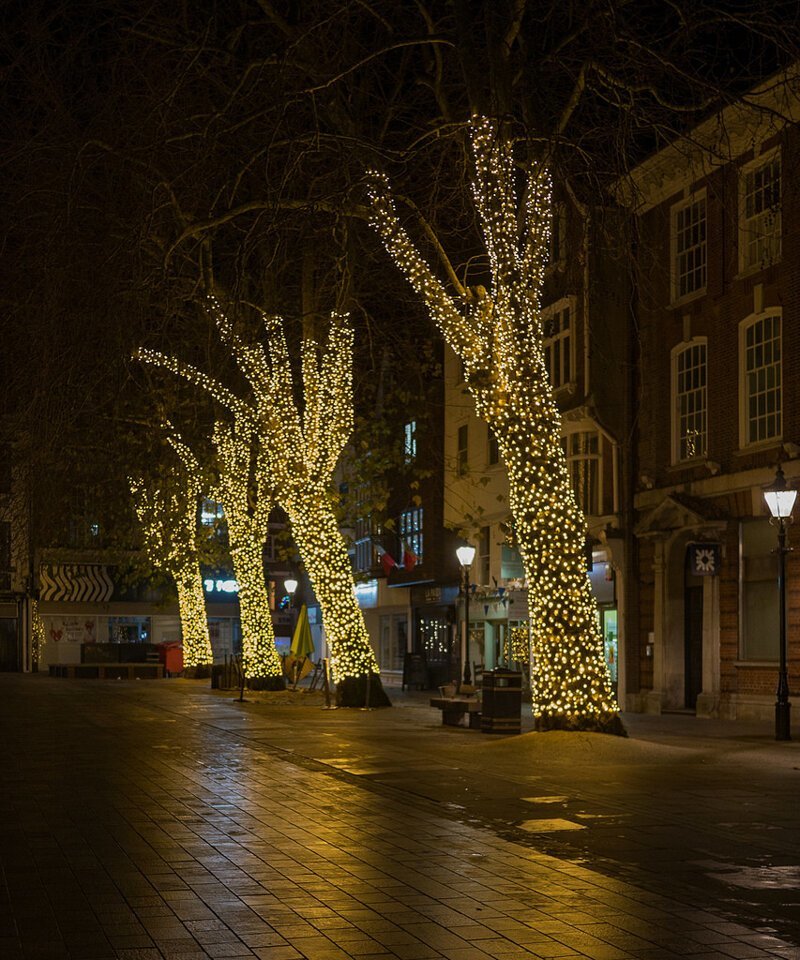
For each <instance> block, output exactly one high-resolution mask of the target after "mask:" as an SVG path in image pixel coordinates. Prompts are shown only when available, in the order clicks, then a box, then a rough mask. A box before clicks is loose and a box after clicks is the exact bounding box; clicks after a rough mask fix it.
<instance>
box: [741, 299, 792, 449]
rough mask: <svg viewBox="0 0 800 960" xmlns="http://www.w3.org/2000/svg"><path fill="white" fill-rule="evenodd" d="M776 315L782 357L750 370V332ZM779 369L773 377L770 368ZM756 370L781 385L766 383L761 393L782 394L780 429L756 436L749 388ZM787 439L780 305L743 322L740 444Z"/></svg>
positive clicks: (757, 444)
mask: <svg viewBox="0 0 800 960" xmlns="http://www.w3.org/2000/svg"><path fill="white" fill-rule="evenodd" d="M771 317H774V318H776V319H777V321H778V352H779V356H778V360H777V361H774V360H773V361H772V362H771V363H770V364H761V366H760V367H757V368H754V370H751V371H749V370H748V361H749V359H750V354H749V348H748V344H747V334H748V331H749V330H750V329H752V328H753V327H755V326H756V325H757V324H760V323H764V321H765V320H767V319H769V318H771ZM770 369H771V370H773V371H775V370H777V377H775V375H774V373H773V375H772V377H771V376H770V373H769V370H770ZM756 370H764V371H766V372H765V374H764V379H765V380H766V381H769V380H770V379H773V380H774V379H777V386H775V385H774V384H773V385H772V386H770V384H769V382H767V383H766V384H765V385H764V386H765V389H764V390H758V391H757V394H765V395H768V394H769V393H775V392H777V395H778V404H777V424H778V425H777V430H776V431H775V432H774V433H772V434H770V435H769V436H758V435H756V436H754V435H753V431H752V429H751V428H752V420H751V417H750V391H749V377H750V376H751V375H752V374H753V373H755V372H756ZM768 415H769V414H767V413H764V414H761V415H757V419H761V418H763V417H764V416H768ZM782 438H783V311H782V309H781V308H780V307H770V308H769V309H767V310H763V311H762V312H761V313H755V314H751V315H750V316H749V317H746V318H745V319H744V320H743V321H742V322H741V323H740V324H739V446H740V447H741V448H742V449H745V448H749V447H758V446H773V445H774V444H775V443H776V442H779V441H780V440H781V439H782Z"/></svg>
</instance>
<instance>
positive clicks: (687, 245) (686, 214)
mask: <svg viewBox="0 0 800 960" xmlns="http://www.w3.org/2000/svg"><path fill="white" fill-rule="evenodd" d="M705 287H706V198H705V192H704V193H703V194H702V195H701V196H699V197H697V198H696V199H693V200H690V201H689V202H688V203H684V204H680V205H678V206H676V207H673V208H672V299H673V300H680V299H682V298H683V297H688V296H689V295H690V294H693V293H700V292H702V291H703V290H705Z"/></svg>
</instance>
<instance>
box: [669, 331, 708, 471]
mask: <svg viewBox="0 0 800 960" xmlns="http://www.w3.org/2000/svg"><path fill="white" fill-rule="evenodd" d="M706 377H707V368H706V342H705V340H693V341H692V342H691V343H690V344H689V345H688V346H687V345H681V346H679V347H676V348H675V350H674V351H673V355H672V396H673V407H672V409H673V453H672V458H673V462H674V463H682V462H683V461H685V460H694V459H695V458H697V457H705V455H706V441H707V436H706V433H707V422H708V420H707V402H708V399H707V387H706Z"/></svg>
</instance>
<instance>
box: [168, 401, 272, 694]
mask: <svg viewBox="0 0 800 960" xmlns="http://www.w3.org/2000/svg"><path fill="white" fill-rule="evenodd" d="M168 427H169V430H170V432H169V434H168V440H169V442H170V444H171V446H172V448H173V449H174V450H175V452H176V453H177V454H178V456H179V457H180V459H181V461H182V463H183V465H184V467H185V468H186V470H187V472H188V473H189V475H190V476H194V477H200V476H201V475H202V472H203V471H202V470H201V466H200V463H199V461H198V459H197V457H196V456H195V454H194V452H193V451H192V450H191V448H190V447H189V446H188V445H187V444H186V443H185V442H184V441H183V440H182V439H181V438H180V437H179V436H178V435H177V433H175V431H174V430H173V429H172V428H171V425H168ZM213 443H214V449H215V451H216V466H217V471H216V476H215V478H214V479H213V480H212V481H210V482H209V483H208V484H207V485H206V492H207V494H208V496H209V497H210V498H211V499H212V500H214V501H215V502H216V503H219V504H221V505H222V508H223V510H224V513H225V520H226V523H227V527H228V539H229V542H230V550H231V557H232V559H233V571H234V576H235V577H236V582H237V583H238V585H239V616H240V620H241V624H242V661H243V668H244V673H245V676H246V677H247V678H248V679H249V680H250V681H251V682H252V681H256V682H258V681H261V680H263V681H266V682H267V683H268V684H269V685H270V686H281V687H282V686H283V665H282V663H281V658H280V655H279V654H278V651H277V648H276V646H275V628H274V626H273V623H272V614H271V612H270V609H269V596H268V593H267V586H266V582H265V579H264V543H265V541H266V539H267V536H268V534H269V514H270V510H271V508H272V505H273V500H272V497H271V494H270V491H269V490H268V489H267V488H266V485H265V483H264V480H265V471H264V470H263V469H259V464H258V458H257V462H256V470H255V471H254V472H255V488H254V487H253V484H252V483H251V466H252V463H253V450H254V446H255V444H254V436H253V430H252V425H251V422H250V420H249V419H245V418H242V417H238V418H236V421H235V423H233V424H231V423H225V422H223V421H217V423H216V424H215V426H214V434H213ZM251 491H252V492H253V493H254V494H255V496H254V501H255V507H254V508H251V503H250V493H251Z"/></svg>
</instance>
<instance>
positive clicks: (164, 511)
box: [128, 477, 214, 669]
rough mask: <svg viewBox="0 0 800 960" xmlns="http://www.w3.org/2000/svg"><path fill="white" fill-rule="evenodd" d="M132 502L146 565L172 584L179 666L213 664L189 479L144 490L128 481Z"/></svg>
mask: <svg viewBox="0 0 800 960" xmlns="http://www.w3.org/2000/svg"><path fill="white" fill-rule="evenodd" d="M128 483H129V485H130V488H131V493H132V495H133V504H134V508H135V510H136V515H137V517H138V518H139V523H140V524H141V527H142V533H143V537H144V546H145V550H146V552H147V555H148V556H149V557H150V560H151V562H152V563H153V564H154V565H155V566H158V567H161V568H162V569H163V570H164V571H165V572H166V573H167V574H168V575H169V576H170V577H172V579H173V580H174V581H175V589H176V591H177V593H178V612H179V615H180V619H181V633H182V639H183V665H184V667H185V668H189V669H196V668H198V667H208V666H210V664H211V663H212V662H213V660H214V654H213V652H212V649H211V638H210V636H209V632H208V619H207V618H206V598H205V593H204V592H203V578H202V575H201V573H200V561H199V559H198V555H197V489H196V486H195V482H194V480H193V479H191V477H190V478H189V479H185V480H183V481H182V482H180V481H177V480H176V483H175V485H174V488H173V489H170V490H161V489H155V490H153V489H148V488H147V486H146V485H145V482H144V478H142V477H135V478H134V477H129V478H128Z"/></svg>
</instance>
